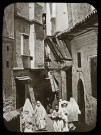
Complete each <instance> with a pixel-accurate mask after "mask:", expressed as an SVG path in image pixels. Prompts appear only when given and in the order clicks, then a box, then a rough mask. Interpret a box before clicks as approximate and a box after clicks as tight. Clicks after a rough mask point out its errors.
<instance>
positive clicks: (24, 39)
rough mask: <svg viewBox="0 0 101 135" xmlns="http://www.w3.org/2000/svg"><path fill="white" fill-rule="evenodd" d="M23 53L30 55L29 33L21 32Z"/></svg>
mask: <svg viewBox="0 0 101 135" xmlns="http://www.w3.org/2000/svg"><path fill="white" fill-rule="evenodd" d="M21 55H30V51H29V35H27V34H26V33H22V34H21Z"/></svg>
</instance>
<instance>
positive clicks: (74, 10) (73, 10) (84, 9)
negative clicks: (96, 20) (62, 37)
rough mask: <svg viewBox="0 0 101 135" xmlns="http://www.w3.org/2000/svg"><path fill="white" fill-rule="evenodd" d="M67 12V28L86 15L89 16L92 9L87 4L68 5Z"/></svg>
mask: <svg viewBox="0 0 101 135" xmlns="http://www.w3.org/2000/svg"><path fill="white" fill-rule="evenodd" d="M67 10H68V19H69V27H72V26H73V25H75V24H76V23H77V22H79V21H81V20H83V19H84V18H85V17H86V16H87V15H88V14H90V13H91V11H92V7H91V5H90V4H88V3H68V4H67Z"/></svg>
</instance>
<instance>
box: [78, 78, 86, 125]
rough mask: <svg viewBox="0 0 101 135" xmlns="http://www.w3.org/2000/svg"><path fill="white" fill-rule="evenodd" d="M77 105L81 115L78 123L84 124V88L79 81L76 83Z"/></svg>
mask: <svg viewBox="0 0 101 135" xmlns="http://www.w3.org/2000/svg"><path fill="white" fill-rule="evenodd" d="M77 90H78V105H79V109H80V111H81V115H79V121H80V122H82V123H85V100H84V86H83V82H82V80H81V79H79V81H78V86H77Z"/></svg>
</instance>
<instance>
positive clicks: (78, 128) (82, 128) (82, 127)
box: [34, 114, 92, 132]
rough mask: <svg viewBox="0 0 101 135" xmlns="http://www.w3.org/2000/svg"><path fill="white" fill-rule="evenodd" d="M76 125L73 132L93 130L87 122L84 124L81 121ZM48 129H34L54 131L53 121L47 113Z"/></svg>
mask: <svg viewBox="0 0 101 135" xmlns="http://www.w3.org/2000/svg"><path fill="white" fill-rule="evenodd" d="M75 126H76V129H75V131H72V132H89V131H91V130H92V128H91V127H89V126H87V125H86V124H83V123H81V122H76V123H75ZM34 128H35V127H34ZM46 129H47V130H46V131H36V130H34V131H35V132H54V129H53V121H52V120H51V118H50V115H49V114H48V115H47V119H46ZM70 132H71V131H70Z"/></svg>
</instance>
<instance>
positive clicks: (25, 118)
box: [20, 98, 81, 132]
mask: <svg viewBox="0 0 101 135" xmlns="http://www.w3.org/2000/svg"><path fill="white" fill-rule="evenodd" d="M55 107H56V108H55V110H53V112H52V113H51V119H52V120H53V128H54V131H55V132H59V131H60V132H62V131H63V132H64V131H67V132H69V130H70V129H72V130H74V129H75V128H76V127H75V126H74V124H73V123H72V122H74V121H78V114H81V112H80V110H79V106H78V105H77V103H76V101H75V99H74V98H70V101H69V102H68V101H66V100H62V99H60V101H59V104H57V105H56V106H55ZM46 118H47V113H46V110H45V108H44V107H43V106H42V104H41V102H40V101H37V102H36V105H35V108H34V109H33V107H32V104H31V102H30V100H29V99H26V101H25V104H24V106H23V108H22V114H21V122H20V123H21V124H20V126H21V129H22V130H21V132H34V131H35V130H36V131H43V130H46V126H47V125H46Z"/></svg>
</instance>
